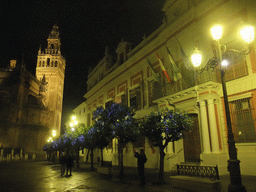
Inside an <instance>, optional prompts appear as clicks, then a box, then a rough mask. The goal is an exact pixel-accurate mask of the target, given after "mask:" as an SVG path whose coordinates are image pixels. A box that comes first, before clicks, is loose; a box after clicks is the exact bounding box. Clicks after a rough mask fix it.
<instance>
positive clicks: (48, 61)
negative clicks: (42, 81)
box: [47, 58, 50, 67]
mask: <svg viewBox="0 0 256 192" xmlns="http://www.w3.org/2000/svg"><path fill="white" fill-rule="evenodd" d="M47 67H50V58H47Z"/></svg>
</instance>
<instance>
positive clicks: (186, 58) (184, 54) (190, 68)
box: [176, 38, 194, 70]
mask: <svg viewBox="0 0 256 192" xmlns="http://www.w3.org/2000/svg"><path fill="white" fill-rule="evenodd" d="M176 39H177V38H176ZM177 41H178V43H179V46H180V52H181V59H182V61H183V63H184V65H185V67H186V68H187V69H188V70H194V68H193V66H192V64H191V62H190V61H189V59H188V57H187V55H186V53H185V52H184V50H183V48H182V46H181V44H180V42H179V40H178V39H177Z"/></svg>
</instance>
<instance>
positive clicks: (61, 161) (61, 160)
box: [60, 155, 67, 176]
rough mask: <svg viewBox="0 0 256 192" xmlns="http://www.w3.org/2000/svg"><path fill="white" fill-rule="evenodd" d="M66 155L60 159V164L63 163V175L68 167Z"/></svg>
mask: <svg viewBox="0 0 256 192" xmlns="http://www.w3.org/2000/svg"><path fill="white" fill-rule="evenodd" d="M66 161H67V159H66V155H62V157H61V159H60V165H61V176H63V175H64V174H65V169H66Z"/></svg>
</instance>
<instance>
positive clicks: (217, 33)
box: [191, 26, 254, 192]
mask: <svg viewBox="0 0 256 192" xmlns="http://www.w3.org/2000/svg"><path fill="white" fill-rule="evenodd" d="M211 32H212V36H213V39H214V40H215V41H216V45H217V55H216V57H214V58H212V59H210V61H211V62H208V63H207V64H206V66H205V67H204V68H202V69H200V70H196V71H199V72H200V73H201V72H203V71H204V70H205V69H208V68H209V67H210V68H214V67H216V66H217V65H218V64H219V65H220V71H221V83H222V90H223V97H224V104H225V112H226V122H227V130H228V150H229V160H228V171H229V173H230V182H231V184H230V185H229V186H228V191H229V192H245V191H246V189H245V187H244V186H243V185H242V179H241V172H240V161H239V160H238V159H237V151H236V146H235V140H234V135H233V131H232V124H231V118H230V111H229V104H228V95H227V89H226V82H225V76H224V75H225V66H226V65H227V61H226V60H223V59H222V57H223V54H225V53H226V52H230V53H234V54H238V55H247V54H249V53H250V46H249V49H248V50H242V51H237V50H234V49H232V50H227V51H226V47H225V46H224V45H223V46H222V45H221V44H220V42H219V39H220V38H221V36H222V28H221V26H216V27H213V28H212V29H211ZM240 33H241V35H242V37H243V39H244V40H245V41H246V42H247V43H251V42H252V41H253V40H254V29H253V27H246V28H244V29H242V30H241V32H240ZM222 48H223V49H222ZM222 50H224V51H222ZM225 57H227V56H225ZM191 59H192V63H193V65H194V66H195V67H199V66H200V64H201V54H200V52H199V51H198V50H197V49H196V50H195V53H194V54H193V55H192V56H191ZM212 61H215V62H212ZM207 65H208V66H207Z"/></svg>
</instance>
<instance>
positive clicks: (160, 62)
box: [156, 53, 171, 83]
mask: <svg viewBox="0 0 256 192" xmlns="http://www.w3.org/2000/svg"><path fill="white" fill-rule="evenodd" d="M156 57H157V58H158V60H159V64H160V67H161V69H162V70H163V72H164V75H165V76H166V77H167V79H168V81H169V83H171V79H170V77H169V75H168V73H167V71H166V69H165V67H164V65H163V62H162V60H161V58H160V56H159V55H158V54H157V53H156Z"/></svg>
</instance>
